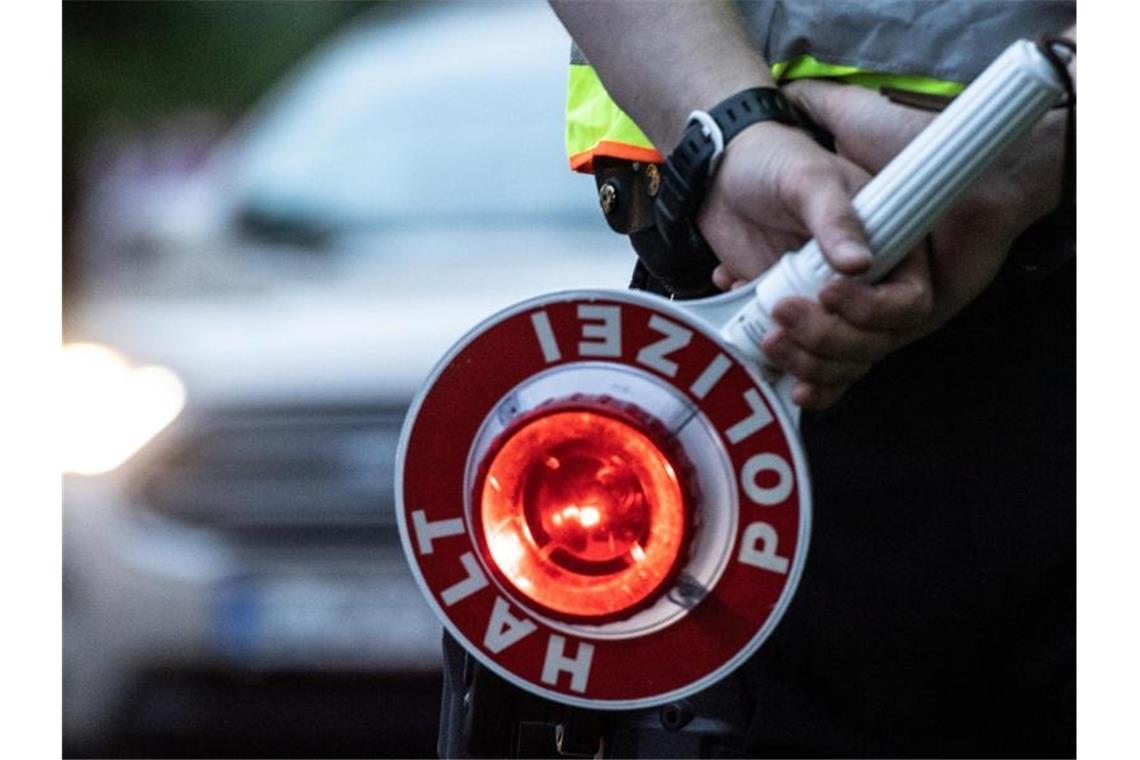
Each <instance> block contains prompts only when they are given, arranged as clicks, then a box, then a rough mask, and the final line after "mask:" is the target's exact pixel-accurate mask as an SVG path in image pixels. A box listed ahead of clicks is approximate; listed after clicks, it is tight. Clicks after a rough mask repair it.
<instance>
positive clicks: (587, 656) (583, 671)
mask: <svg viewBox="0 0 1140 760" xmlns="http://www.w3.org/2000/svg"><path fill="white" fill-rule="evenodd" d="M565 650H566V639H564V638H563V637H561V636H558V635H555V634H551V636H550V641H548V642H547V644H546V661H545V662H543V663H542V682H543V683H548V684H550V685H551V686H557V685H558V674H559V673H563V672H565V673H569V674H570V689H571V690H572V691H577V692H579V693H580V692H584V691H585V690H586V681H587V680H588V679H589V678H590V664H591V662H592V661H593V659H594V645H593V644H587V643H586V642H584V641H580V642H578V654H577V656H575V657H574V658H573V659H571V658H569V657H567V656H566V655H565Z"/></svg>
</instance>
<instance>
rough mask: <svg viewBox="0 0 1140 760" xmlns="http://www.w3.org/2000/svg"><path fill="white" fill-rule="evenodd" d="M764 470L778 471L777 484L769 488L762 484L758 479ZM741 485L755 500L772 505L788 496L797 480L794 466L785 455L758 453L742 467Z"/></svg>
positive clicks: (766, 505) (763, 504)
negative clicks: (793, 476) (791, 465)
mask: <svg viewBox="0 0 1140 760" xmlns="http://www.w3.org/2000/svg"><path fill="white" fill-rule="evenodd" d="M762 472H774V473H776V477H777V480H776V485H774V486H769V487H767V488H765V487H763V486H761V485H760V484H759V483H758V482H757V480H758V476H759V475H760V473H762ZM740 485H741V486H742V487H743V488H744V493H746V494H748V498H749V499H752V501H753V502H755V503H756V504H759V505H761V506H764V507H770V506H772V505H773V504H779V503H780V502H782V501H783V500H784V499H786V498H788V494H790V493H791V492H792V486H793V485H795V481H794V480H793V479H792V468H791V467H789V466H788V463H787V462H785V461H784V459H783V457H781V456H778V455H776V454H756V455H755V456H753V457H752V458H750V459H749V460H748V461H747V462H745V463H744V466H743V467H742V468H740Z"/></svg>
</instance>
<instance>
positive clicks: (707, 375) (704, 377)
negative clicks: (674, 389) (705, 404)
mask: <svg viewBox="0 0 1140 760" xmlns="http://www.w3.org/2000/svg"><path fill="white" fill-rule="evenodd" d="M731 366H732V362H731V361H729V360H728V357H727V356H725V355H724V354H717V355H716V356H714V357H713V360H712V361H711V362H709V366H707V367H705V370H704V372H702V373H701V376H700V377H698V378H697V379H696V380H694V381H693V384H692V385H690V386H689V390H690V391H692V392H693V395H694V396H696V397H697V398H704V397H705V396H707V395H709V391H711V390H712V389H713V386H714V385H716V384H717V383H718V382H720V379H721V378H722V377H724V373H725V372H728V368H729V367H731Z"/></svg>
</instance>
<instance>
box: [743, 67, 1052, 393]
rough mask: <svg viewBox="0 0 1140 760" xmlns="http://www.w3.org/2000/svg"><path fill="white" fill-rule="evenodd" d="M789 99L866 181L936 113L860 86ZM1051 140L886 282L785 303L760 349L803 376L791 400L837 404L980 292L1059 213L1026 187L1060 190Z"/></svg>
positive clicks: (802, 89)
mask: <svg viewBox="0 0 1140 760" xmlns="http://www.w3.org/2000/svg"><path fill="white" fill-rule="evenodd" d="M785 92H786V94H787V95H788V97H789V98H790V99H791V100H792V101H793V102H795V103H796V104H797V105H799V106H800V107H801V108H803V109H804V111H806V112H807V113H808V114H809V116H810V117H811V118H812V119H813V120H815V121H816V122H817V123H818V124H820V125H821V126H823V127H825V128H826V129H828V130H829V131H830V132H831V133H832V134H833V135H835V138H836V149H837V151H838V153H839V154H840V155H841V156H843V157H845V158H847V159H849V160H850V161H852V162H853V163H855V164H857V165H858V166H859V167H861V168H862V169H863V170H865V171H867V172H869V173H870V174H875V173H877V172H878V171H879V170H880V169H882V168H883V166H885V165H886V164H887V163H888V162H889V161H890V160H891V159H892V158H893V157H894V156H895V155H896V154H898V152H899V151H901V150H902V149H903V148H904V147H905V146H906V145H907V144H908V143H909V142H910V141H911V140H912V139H913V138H914V137H915V136H916V135H917V134H918V133H919V132H920V131H921V130H922V129H923V128H924V127H925V126H926V125H927V124H928V123H929V122H930V121H931V120H932V119H933V118H934V116H935V114H932V113H928V112H925V111H919V110H916V109H913V108H908V107H905V106H901V105H898V104H895V103H891V102H890V101H888V100H887V99H886V98H884V97H883V96H881V95H880V94H878V93H876V92H873V91H871V90H867V89H865V88H862V87H855V86H845V85H839V84H835V83H830V82H821V81H803V82H796V83H793V84H792V85H789V86H788V87H786V88H785ZM1047 142H1048V141H1047V140H1043V139H1042V140H1038V141H1037V142H1036V143H1033V142H1032V141H1030V142H1025V141H1023V143H1021V144H1019V145H1018V146H1014V148H1013V149H1011V151H1010V152H1009V153H1007V154H1006V155H1005V156H1004V157H1003V159H1002V160H1000V161H999V165H998V166H997V167H996V168H995V169H994V170H991V171H990V172H989V173H987V174H986V175H985V176H984V177H983V178H982V179H981V180H979V181H978V182H977V183H976V184H975V185H974V187H973V188H972V189H971V190H970V191H969V192H968V193H967V194H966V196H965V197H963V199H962V200H961V201H959V203H958V204H957V205H956V206H955V207H953V208H952V209H950V211H949V212H947V214H946V215H945V216H944V217H943V219H942V220H941V221H940V222H939V223H938V225H936V226H935V228H934V230H933V231H932V232H931V234H930V236H929V237H928V238H927V240H926V241H925V242H924V244H923V245H922V246H920V247H919V248H918V249H917V250H915V251H914V252H912V254H911V255H910V256H909V257H908V258H907V260H906V261H905V262H904V263H903V264H901V265H900V266H899V267H898V268H897V269H895V271H894V272H892V273H891V275H890V276H889V277H887V278H886V279H884V280H882V281H880V282H879V283H877V284H875V285H868V284H865V283H861V282H859V281H857V280H851V279H841V280H838V281H836V282H834V283H832V284H830V285H828V286H827V287H826V288H825V289H824V291H823V292H822V293H821V294H820V298H819V301H820V302H819V303H815V302H812V301H808V300H805V299H800V298H788V299H784V300H783V301H781V302H780V303H779V304H777V306H776V309H775V312H774V315H773V316H774V317H775V319H776V322H777V324H778V325H779V326H778V327H777V328H776V329H774V330H772V331H771V332H770V333H769V335H768V336H767V337H766V338H765V343H764V346H763V348H764V350H765V353H766V354H767V355H768V356H769V357H770V358H771V359H772V360H773V361H774V362H775V363H776V365H777V366H779V367H780V368H781V369H783V370H784V371H786V372H789V373H791V374H792V375H794V376H795V377H797V378H798V379H799V381H800V382H798V383H797V384H796V386H795V388H794V389H793V391H792V399H793V401H794V402H795V403H797V404H799V405H801V406H804V407H807V408H816V409H818V408H824V407H826V406H829V405H831V404H833V403H834V402H835V401H836V400H838V399H839V397H840V396H841V395H842V394H843V392H844V391H845V390H846V389H847V388H848V387H849V386H850V384H851V383H853V382H854V381H855V380H857V379H858V378H859V377H861V376H862V375H863V374H864V373H865V372H866V371H867V370H869V369H870V367H871V366H872V365H873V364H874V363H875V362H876V361H878V360H880V359H882V358H883V357H884V356H886V355H887V354H888V353H890V352H891V351H894V350H896V349H898V348H900V347H902V346H904V345H906V344H907V343H910V342H912V341H914V340H916V339H918V338H920V337H922V336H924V335H926V334H929V333H930V332H931V331H933V330H935V329H936V328H937V327H939V326H940V325H942V324H943V323H945V322H946V321H947V320H948V319H950V318H951V317H952V316H953V315H954V314H956V313H957V312H958V311H960V310H961V309H962V308H964V307H965V306H966V305H967V304H969V303H970V302H971V301H973V300H974V298H976V297H977V296H978V295H979V294H980V293H981V292H982V290H983V289H984V288H985V287H986V286H987V285H988V284H989V283H990V282H991V281H992V280H993V278H994V276H995V275H996V274H997V272H998V270H999V269H1000V267H1001V265H1002V263H1003V262H1004V260H1005V257H1006V255H1007V254H1008V252H1009V248H1010V245H1011V244H1012V243H1013V241H1014V239H1015V238H1016V237H1017V236H1018V235H1019V234H1020V233H1021V232H1022V231H1023V230H1024V229H1025V228H1026V227H1028V226H1029V224H1031V223H1032V222H1033V221H1034V219H1036V218H1037V217H1038V216H1040V215H1041V214H1042V213H1044V212H1046V211H1048V210H1049V208H1052V207H1053V206H1055V205H1056V201H1057V197H1056V194H1055V193H1054V194H1053V196H1052V199H1051V200H1046V201H1045V202H1043V203H1037V204H1034V203H1033V202H1031V201H1030V200H1029V198H1030V196H1031V195H1032V193H1027V192H1026V191H1025V183H1026V182H1032V183H1037V184H1041V183H1044V186H1047V187H1054V186H1055V187H1058V188H1059V186H1060V176H1059V168H1058V167H1059V164H1060V162H1059V160H1057V154H1056V150H1055V149H1052V148H1055V146H1048V145H1047ZM1051 149H1052V152H1050V151H1051ZM1050 183H1052V184H1050ZM1050 203H1051V205H1050Z"/></svg>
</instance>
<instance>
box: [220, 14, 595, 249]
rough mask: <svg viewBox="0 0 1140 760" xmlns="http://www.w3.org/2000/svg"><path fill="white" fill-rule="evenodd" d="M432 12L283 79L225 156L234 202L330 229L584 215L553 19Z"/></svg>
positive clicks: (358, 38) (586, 208)
mask: <svg viewBox="0 0 1140 760" xmlns="http://www.w3.org/2000/svg"><path fill="white" fill-rule="evenodd" d="M434 13H435V16H436V17H435V18H432V12H431V11H428V12H425V13H423V14H419V15H417V16H414V17H412V18H410V19H407V20H405V21H403V22H402V23H404V24H414V25H416V27H417V28H416V31H415V32H414V33H412V34H408V33H407V31H405V30H400V29H392V28H391V25H387V26H380V27H376V28H369V27H367V26H364V27H362V28H359V29H357V30H356V31H355V32H353V33H352V34H350V35H348V36H347V38H344V39H342V40H340V41H338V43H337V44H336V46H335V47H334V48H332V49H330V50H327V51H325V53H324V54H323V55H319V56H317V58H316V60H315V61H314V62H313V63H312V64H311V65H310V66H309V67H308V68H307V69H306V70H304V71H303V72H302V74H301V75H300V76H299V77H298V78H297V79H296V80H295V81H294V82H292V83H290V84H289V85H288V86H286V87H283V88H281V90H280V92H281V95H279V96H278V97H277V98H276V99H274V100H273V101H271V102H270V103H269V104H268V106H267V107H266V108H264V109H263V110H262V112H261V113H259V114H257V118H255V119H253V120H251V122H252V126H251V128H250V129H249V130H248V133H247V135H246V139H245V140H244V142H243V143H241V148H239V150H238V151H237V154H236V159H237V160H236V161H235V167H234V169H235V171H234V176H233V180H232V186H233V187H234V188H235V189H236V191H237V193H238V198H237V204H238V205H239V206H240V207H241V208H242V209H243V210H244V211H246V212H250V211H252V212H253V213H255V214H259V215H263V216H267V217H271V218H275V219H282V218H289V217H294V218H297V219H308V220H319V221H320V222H321V223H322V224H325V225H328V226H331V227H333V228H338V229H344V228H349V229H352V228H355V229H360V228H371V227H387V226H391V225H397V226H413V225H424V224H433V223H436V222H441V221H443V222H446V223H449V224H457V223H458V224H462V223H465V222H471V223H475V222H477V223H481V224H486V223H494V222H505V221H509V220H511V219H512V218H517V217H531V218H534V217H543V218H545V219H547V220H549V221H557V220H566V221H570V220H574V221H579V220H581V219H582V218H584V217H587V216H589V217H591V218H593V219H594V220H595V223H596V221H597V213H598V212H597V210H596V206H595V203H594V200H593V193H592V192H591V190H592V183H591V182H590V181H589V180H588V179H587V178H584V177H581V176H574V175H573V174H572V173H571V172H570V171H569V169H568V167H567V161H566V157H565V152H564V147H563V136H562V128H561V123H562V111H563V108H564V103H565V85H564V83H565V81H566V72H565V69H566V61H567V55H568V47H569V39H568V37H567V36H566V34H565V32H564V31H563V30H562V29H561V28H560V27H559V26H558V22H557V20H556V19H555V18H554V17H553V15H552V14H551V13H550V12H549V10H548V9H547V8H545V7H542V6H534V5H528V4H523V5H520V6H518V7H511V8H503V7H491V8H488V7H481V8H480V7H476V8H472V9H467V10H460V11H456V10H455V9H454V8H452V9H449V10H448V11H447V12H446V13H444V12H440V11H435V12H434ZM457 61H462V62H463V65H461V66H457V65H455V63H456V62H457Z"/></svg>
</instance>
